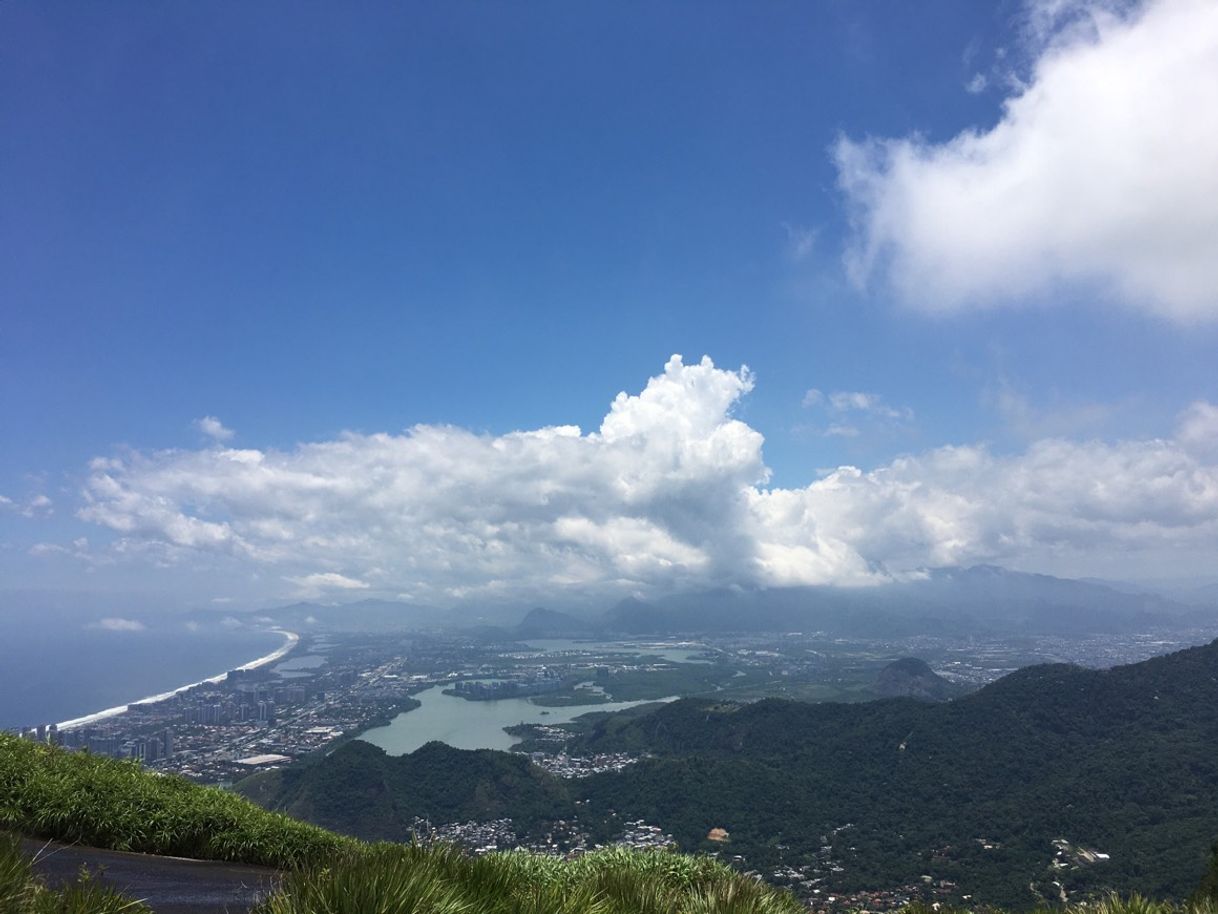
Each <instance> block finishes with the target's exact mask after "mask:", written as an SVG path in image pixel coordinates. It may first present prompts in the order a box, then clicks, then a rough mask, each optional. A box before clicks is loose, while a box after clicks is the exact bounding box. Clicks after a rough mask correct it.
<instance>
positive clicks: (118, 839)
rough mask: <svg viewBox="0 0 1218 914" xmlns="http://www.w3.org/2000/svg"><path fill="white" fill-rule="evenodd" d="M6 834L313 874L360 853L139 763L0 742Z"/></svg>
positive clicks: (327, 835) (1, 822) (6, 739)
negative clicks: (336, 857) (324, 864)
mask: <svg viewBox="0 0 1218 914" xmlns="http://www.w3.org/2000/svg"><path fill="white" fill-rule="evenodd" d="M0 828H3V829H9V830H12V831H16V832H20V833H22V834H26V835H30V836H33V837H39V838H51V839H55V840H59V841H70V842H77V843H80V844H86V845H89V846H92V847H103V848H111V849H114V850H125V851H139V852H143V853H149V854H168V855H173V856H180V857H199V858H203V859H209V860H228V861H233V862H238V863H252V864H262V865H266V866H274V867H280V868H291V867H295V866H307V865H309V864H312V863H316V862H320V861H323V860H326V859H327V858H329V857H330V856H331V855H332V854H334V853H335V852H336V851H339V850H340V849H342V848H344V847H349V846H352V845H353V844H354V842H352V841H351V840H350V839H347V838H342V837H340V836H338V835H335V834H334V833H332V832H327V831H325V830H324V829H321V828H317V827H316V826H313V825H307V824H305V823H303V822H299V821H297V820H295V819H291V818H289V817H287V816H284V815H281V814H277V813H270V812H266V811H265V810H262V809H259V808H258V807H256V806H254V805H252V804H250V803H247V802H246V801H244V800H242V799H240V798H239V797H236V796H234V795H232V794H230V793H228V792H226V791H223V790H220V789H218V788H214V787H200V786H199V785H197V784H192V783H190V782H189V781H187V780H185V779H184V778H180V777H176V776H165V775H156V774H151V773H149V772H146V771H144V770H142V769H141V768H140V766H139V765H138V764H137V763H136V762H134V761H118V760H115V759H109V758H101V757H98V756H94V755H89V754H88V753H85V752H68V751H66V750H64V749H58V748H56V747H54V746H47V745H42V744H39V743H34V742H31V741H29V740H22V739H17V738H16V737H12V736H9V735H0Z"/></svg>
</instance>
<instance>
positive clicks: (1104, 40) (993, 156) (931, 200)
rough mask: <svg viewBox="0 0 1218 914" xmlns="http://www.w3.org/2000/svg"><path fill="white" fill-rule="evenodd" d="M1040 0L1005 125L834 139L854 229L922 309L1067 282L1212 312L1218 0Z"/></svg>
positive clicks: (865, 262) (1216, 303) (869, 258)
mask: <svg viewBox="0 0 1218 914" xmlns="http://www.w3.org/2000/svg"><path fill="white" fill-rule="evenodd" d="M1129 6H1130V5H1129V4H1113V3H1103V2H1092V3H1082V2H1077V0H1071V2H1067V3H1063V2H1058V0H1050V2H1040V3H1035V4H1033V7H1032V11H1033V15H1032V16H1031V17H1030V22H1031V25H1030V33H1031V34H1032V35H1033V36H1034V37H1035V38H1037V39H1039V40H1041V41H1043V42H1044V44H1043V46H1042V47H1041V49H1040V51H1039V54H1038V56H1037V58H1036V61H1035V64H1034V66H1033V68H1032V71H1031V73H1030V75H1029V76H1028V79H1027V82H1026V84H1025V85H1022V86H1020V87H1019V88H1018V89H1017V90H1016V94H1014V95H1012V96H1011V97H1010V98H1008V99H1007V100H1006V103H1005V105H1004V108H1003V112H1002V117H1001V119H1000V120H999V122H998V123H997V124H996V125H995V126H994V127H992V128H990V129H987V130H970V131H966V132H964V133H961V134H960V135H959V136H957V137H955V138H954V139H951V140H949V141H946V142H943V143H931V142H927V141H926V140H924V139H922V138H921V137H917V136H915V137H909V138H904V139H879V140H867V141H863V142H856V141H852V140H848V139H843V140H841V141H840V142H839V143H838V144H837V146H836V148H835V150H834V156H835V159H836V164H837V167H838V172H839V183H840V186H841V188H842V190H843V191H844V192H845V194H846V196H847V198H848V200H849V203H850V204H851V207H852V210H853V217H854V221H855V227H856V230H857V235H856V238H855V242H854V244H853V246H852V247H851V249H850V251H849V254H848V266H849V267H850V269H851V271H852V272H853V273H854V275H855V277H856V278H857V279H859V280H860V281H863V280H865V278H866V277H868V276H869V275H871V274H873V273H875V272H876V271H884V272H885V273H886V275H887V278H888V280H889V281H890V282H891V283H892V284H893V286H894V287H895V289H896V290H897V292H898V293H899V294H901V295H902V296H903V297H904V298H905V299H906V300H908V301H909V302H911V303H913V304H915V305H917V306H919V307H922V308H926V309H930V310H954V309H961V308H971V307H978V306H985V305H992V304H998V303H1006V302H1021V301H1028V300H1042V299H1045V298H1046V297H1048V296H1053V295H1055V294H1058V293H1061V292H1063V291H1066V292H1070V293H1074V294H1078V293H1085V294H1088V295H1091V296H1095V297H1098V298H1099V299H1100V300H1111V301H1118V302H1121V303H1123V304H1124V305H1126V306H1129V307H1135V308H1141V309H1145V310H1148V311H1151V312H1153V313H1156V314H1160V315H1165V316H1168V317H1170V318H1173V319H1177V320H1182V321H1196V320H1211V319H1215V318H1218V256H1215V251H1218V168H1216V167H1215V165H1214V163H1215V162H1218V118H1215V117H1214V115H1213V112H1214V111H1218V4H1215V3H1214V2H1212V0H1148V2H1145V3H1143V4H1137V5H1134V6H1133V8H1132V9H1128V8H1127V7H1129Z"/></svg>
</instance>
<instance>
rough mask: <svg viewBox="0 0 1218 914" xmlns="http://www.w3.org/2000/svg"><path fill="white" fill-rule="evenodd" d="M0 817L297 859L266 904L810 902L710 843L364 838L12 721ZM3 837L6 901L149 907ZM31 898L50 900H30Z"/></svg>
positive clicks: (17, 826) (565, 910)
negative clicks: (660, 847)
mask: <svg viewBox="0 0 1218 914" xmlns="http://www.w3.org/2000/svg"><path fill="white" fill-rule="evenodd" d="M0 830H8V831H12V832H17V833H20V834H25V835H31V836H35V837H39V838H49V839H55V840H60V841H70V842H78V843H80V844H85V845H89V846H93V847H101V848H109V849H113V850H127V851H140V852H144V853H152V854H167V855H175V856H184V857H198V858H203V859H211V860H227V861H231V862H237V863H252V864H263V865H267V866H273V867H277V868H280V869H284V870H288V871H289V873H288V875H287V876H286V877H285V880H284V884H283V887H282V891H280V892H278V893H277V894H275V895H274V896H272V897H271V898H269V899H268V900H267V901H266V902H265V903H264V904H263V905H262V906H261V909H260V914H348V912H350V914H376V912H389V911H416V912H420V914H422V912H426V914H651V912H656V914H660V912H665V914H795V912H798V911H800V910H801V908H800V906H799V904H798V902H796V901H795V900H794V898H792V897H791V896H790V895H788V894H787V893H785V892H780V891H777V890H775V889H773V888H771V887H769V886H766V885H764V884H763V883H760V882H758V881H756V880H754V879H752V878H751V877H748V876H745V875H743V874H741V873H738V872H736V871H735V870H732V869H731V868H730V867H728V866H725V865H724V864H721V863H718V862H717V861H714V860H711V859H709V858H705V857H702V858H696V857H687V856H683V855H680V854H676V853H670V852H664V851H656V852H647V853H644V852H637V851H629V850H625V849H610V850H605V851H600V852H597V853H593V854H588V855H586V856H584V857H582V858H580V859H578V860H573V861H564V860H561V859H558V858H556V857H546V856H541V855H535V854H527V853H504V854H493V855H490V856H487V857H480V858H474V857H470V856H468V855H466V854H464V853H462V852H461V851H459V850H457V849H455V848H452V847H448V846H432V847H422V846H419V845H400V844H397V845H394V844H366V843H364V842H360V841H357V840H355V839H352V838H346V837H342V836H339V835H336V834H334V833H332V832H328V831H325V830H324V829H321V828H318V827H316V826H312V825H305V824H304V823H301V822H298V821H296V820H294V819H291V818H289V817H287V816H285V815H282V814H278V813H271V812H267V811H266V810H263V809H260V808H258V807H257V806H254V805H253V804H252V803H249V802H247V801H245V800H242V799H241V798H239V797H237V796H234V795H232V794H229V793H226V792H224V791H221V790H218V789H215V788H208V787H200V786H198V785H196V784H192V783H190V782H189V781H186V780H184V779H182V778H177V777H165V776H161V775H156V774H151V773H149V772H146V771H143V770H142V769H141V768H140V767H139V766H138V765H137V764H135V763H134V762H122V761H115V760H113V759H105V758H99V757H96V756H91V755H88V754H87V753H76V752H67V751H65V750H61V749H57V748H54V747H51V746H45V745H39V744H35V743H32V742H29V741H25V740H19V739H16V738H15V737H12V736H8V735H0ZM4 840H5V841H7V842H8V843H7V844H5V845H4V847H5V848H7V849H8V850H7V851H5V856H3V858H2V859H3V860H4V861H5V863H4V866H5V867H6V868H7V869H6V870H5V872H9V871H10V870H11V872H12V873H13V874H14V875H12V877H11V879H10V880H9V881H10V882H11V883H12V884H11V886H9V888H8V889H5V891H10V894H11V896H12V898H15V899H19V900H20V903H21V904H25V905H26V907H19V906H18V905H17V902H16V901H14V902H12V903H11V904H10V903H8V902H9V899H8V898H7V897H6V896H3V895H0V911H3V912H4V914H9V912H10V911H12V912H14V914H27V912H28V914H43V912H44V911H46V912H50V911H56V912H62V914H77V912H79V914H84V912H86V911H88V912H90V914H93V912H97V914H117V912H119V911H123V912H132V914H134V912H144V911H146V910H147V909H146V908H144V907H142V906H139V905H135V904H134V903H132V902H125V901H123V900H121V899H119V898H118V897H117V896H112V895H110V894H106V893H103V892H102V891H101V890H100V889H98V888H97V887H96V886H94V885H92V884H91V883H88V882H84V883H81V884H80V885H79V886H76V887H70V888H68V889H66V890H65V891H64V892H63V893H61V894H57V893H53V892H49V891H47V890H46V889H44V888H42V887H40V886H39V885H38V884H37V882H36V881H34V880H31V879H30V878H29V870H28V864H25V863H24V862H22V861H21V860H20V856H19V855H18V854H17V853H16V844H15V842H14V841H13V840H12V839H11V838H6V839H4ZM10 858H11V859H10ZM6 885H7V883H6ZM74 893H75V894H74ZM103 896H104V897H103ZM77 897H80V898H83V899H85V901H82V902H80V904H83V905H84V906H83V907H81V906H78V907H71V905H72V904H77V901H76V900H75V899H76V898H77ZM27 900H28V903H27ZM86 902H87V903H86ZM36 904H42V905H44V906H43V907H32V906H30V905H36ZM55 904H59V905H60V906H59V907H55V906H54V905H55ZM90 904H91V905H92V907H90V906H89V905H90ZM46 905H51V907H46ZM122 905H127V907H123V906H122Z"/></svg>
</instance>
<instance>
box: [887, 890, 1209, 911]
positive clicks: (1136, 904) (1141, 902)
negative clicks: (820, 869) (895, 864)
mask: <svg viewBox="0 0 1218 914" xmlns="http://www.w3.org/2000/svg"><path fill="white" fill-rule="evenodd" d="M981 910H982V911H985V912H987V914H1003V912H1002V911H1001V910H999V909H997V908H988V907H987V908H982V909H981ZM901 914H970V911H969V910H968V909H965V908H954V907H946V906H943V907H939V908H936V907H934V906H933V905H929V904H923V903H920V902H919V903H915V904H911V905H906V906H905V907H904V908H902V910H901ZM1029 914H1218V905H1216V904H1215V903H1214V902H1212V901H1209V900H1200V901H1198V900H1195V899H1194V900H1192V901H1188V902H1185V903H1183V904H1181V903H1179V902H1175V901H1156V900H1154V899H1153V898H1146V897H1145V896H1143V895H1138V894H1136V893H1135V894H1133V895H1130V896H1128V897H1127V898H1121V897H1120V896H1119V895H1108V896H1106V897H1104V898H1100V899H1098V900H1095V901H1085V902H1079V903H1078V904H1067V905H1054V906H1051V907H1040V908H1036V909H1034V910H1033V911H1030V912H1029Z"/></svg>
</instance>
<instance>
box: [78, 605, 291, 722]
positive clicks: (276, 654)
mask: <svg viewBox="0 0 1218 914" xmlns="http://www.w3.org/2000/svg"><path fill="white" fill-rule="evenodd" d="M272 631H274V632H276V633H278V634H280V635H283V636H284V639H285V640H284V643H283V644H282V645H281V646H280V647H278V648H277V649H275V650H274V651H272V652H271V653H269V654H267V655H266V656H265V657H259V658H258V659H257V660H251V661H250V662H249V663H246V664H243V665H241V666H238V667H233V669H237V670H255V669H257V668H258V667H262V666H266V665H267V664H270V663H274V662H275V661H276V660H279V659H281V658H282V657H284V656H285V655H287V653H288V652H289V651H291V650H292V648H294V647H295V646H296V645H297V643H298V642H299V641H300V635H298V634H296V632H290V631H287V630H286V629H282V628H276V629H272ZM228 674H229V670H225V671H224V672H223V673H218V674H216V675H215V676H211V677H209V678H207V679H200V680H199V681H198V682H191V683H188V684H187V685H184V686H179V687H178V688H176V689H173V690H172V691H169V692H162V693H161V694H159V695H149V696H148V697H147V698H140V699H138V700H137V701H129V702H127V703H126V704H122V705H116V706H115V707H113V708H106V709H105V710H104V711H97V712H95V713H93V714H86V715H85V716H84V717H76V718H73V719H72V720H65V721H61V722H60V723H59V725H58V726H59V729H60V730H71V729H73V728H75V727H83V726H86V725H87V724H92V723H96V722H97V721H99V720H105V719H106V718H109V717H117V716H118V715H119V714H122V713H123V712H125V711H126V710H127V709H128V708H130V707H131V706H132V705H146V704H153V703H155V702H158V701H164V700H165V699H167V698H172V697H173V696H174V695H177V694H179V693H181V692H185V691H186V690H187V689H193V688H194V687H195V686H200V685H204V684H207V683H215V682H220V681H221V680H223V679H224V677H225V676H227V675H228Z"/></svg>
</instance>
